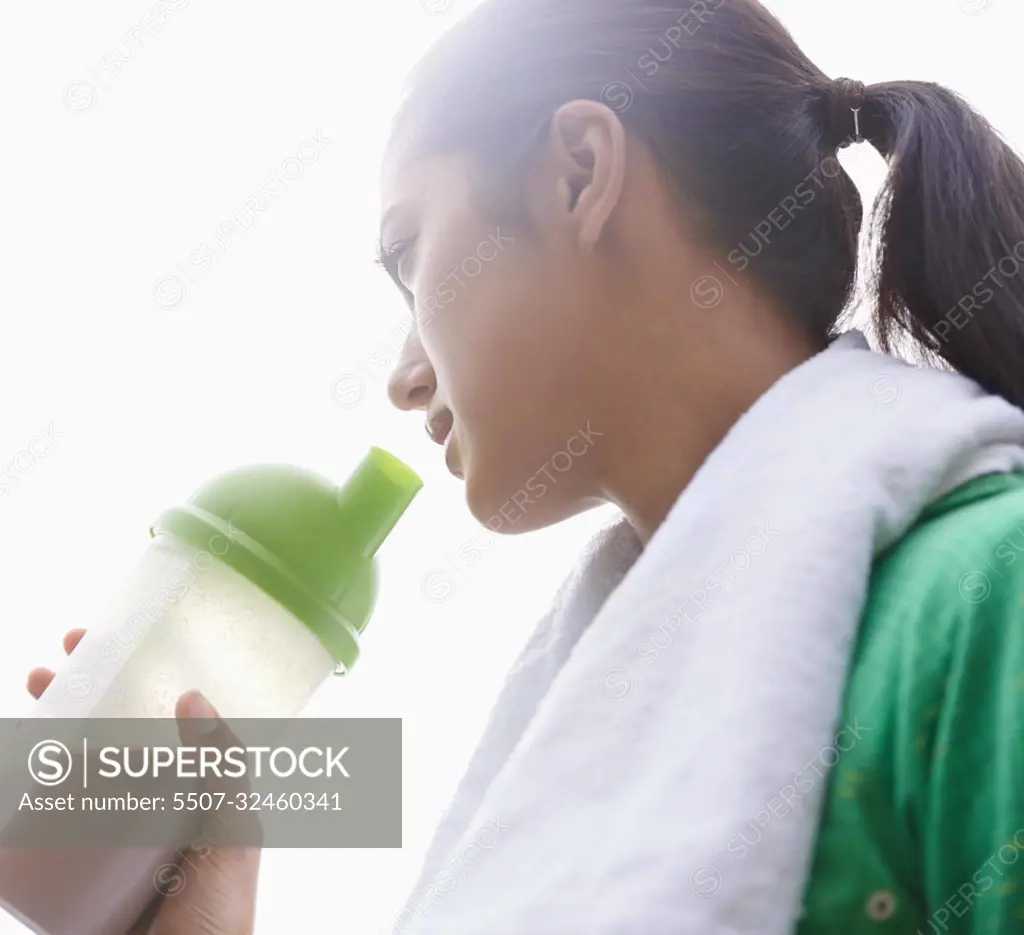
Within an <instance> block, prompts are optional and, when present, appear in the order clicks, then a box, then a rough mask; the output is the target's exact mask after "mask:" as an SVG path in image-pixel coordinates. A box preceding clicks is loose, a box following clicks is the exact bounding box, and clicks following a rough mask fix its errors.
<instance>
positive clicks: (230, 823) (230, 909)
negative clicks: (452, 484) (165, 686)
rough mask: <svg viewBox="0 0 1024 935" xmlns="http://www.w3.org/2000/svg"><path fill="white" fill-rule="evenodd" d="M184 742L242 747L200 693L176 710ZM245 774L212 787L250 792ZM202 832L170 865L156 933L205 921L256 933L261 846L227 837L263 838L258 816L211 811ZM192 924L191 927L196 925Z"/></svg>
mask: <svg viewBox="0 0 1024 935" xmlns="http://www.w3.org/2000/svg"><path fill="white" fill-rule="evenodd" d="M175 716H176V717H177V718H178V722H179V723H178V727H179V732H180V734H181V738H182V741H183V742H184V743H186V744H188V745H191V746H204V747H219V748H221V749H224V748H226V747H231V746H242V744H241V743H240V742H239V741H238V739H237V738H236V737H235V736H234V734H232V732H231V731H230V729H229V728H228V727H227V725H226V724H225V723H224V721H223V720H221V719H220V717H219V716H218V715H217V712H216V711H215V710H214V709H213V708H212V707H211V706H210V704H209V702H207V701H206V699H205V698H203V696H202V695H201V694H199V693H198V692H189V693H187V694H186V695H183V696H182V697H181V698H180V699H179V701H178V704H177V706H176V708H175ZM248 788H249V784H248V781H247V780H246V779H244V778H242V779H228V778H226V777H218V778H210V779H207V781H206V789H207V791H209V792H213V793H223V794H224V796H225V800H228V799H230V800H232V801H233V800H234V798H235V796H236V795H239V794H242V795H244V793H245V792H246V791H248ZM210 817H211V819H212V820H211V821H209V822H208V823H207V826H206V827H205V828H204V830H203V831H202V832H201V833H200V835H199V839H198V840H197V841H196V842H194V843H193V846H192V848H191V849H190V850H189V851H187V852H186V853H185V855H184V857H183V858H182V860H181V863H180V866H179V867H178V868H175V869H174V871H173V872H171V869H170V868H168V872H166V873H165V874H164V876H165V878H166V880H165V883H164V886H163V887H162V888H163V889H164V891H165V892H166V893H167V897H166V898H165V899H164V901H163V903H162V904H161V906H160V911H159V912H158V913H157V916H156V919H155V920H154V923H153V927H152V929H151V931H150V935H178V933H179V932H189V931H192V930H193V928H197V927H198V926H200V925H203V924H205V925H207V926H210V927H215V929H216V931H217V932H218V935H220V933H223V935H251V933H252V931H253V928H254V925H255V913H256V884H257V880H258V877H259V865H260V850H259V847H255V846H254V847H239V846H229V845H225V844H223V843H221V842H224V841H239V840H245V841H252V840H257V839H258V838H259V830H260V829H259V822H258V820H257V816H256V815H255V814H253V813H250V812H248V811H238V810H236V809H234V808H228V807H222V808H221V809H220V810H219V811H218V812H214V813H211V816H210ZM190 926H191V928H190ZM197 930H201V929H197Z"/></svg>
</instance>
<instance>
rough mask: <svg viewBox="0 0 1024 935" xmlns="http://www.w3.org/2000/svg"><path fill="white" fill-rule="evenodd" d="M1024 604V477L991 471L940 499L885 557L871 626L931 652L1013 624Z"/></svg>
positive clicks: (872, 598) (873, 589)
mask: <svg viewBox="0 0 1024 935" xmlns="http://www.w3.org/2000/svg"><path fill="white" fill-rule="evenodd" d="M1022 601H1024V475H1021V474H1009V475H992V476H988V477H982V478H979V479H977V480H975V481H972V482H971V483H969V484H965V485H964V486H963V487H961V488H960V489H959V490H956V491H954V492H953V493H951V494H949V495H948V496H947V497H945V498H944V499H943V500H942V501H940V502H938V503H936V504H934V505H933V506H932V507H931V508H929V510H928V511H927V512H926V513H925V514H924V515H923V516H922V518H921V520H920V521H919V522H918V523H917V525H916V526H915V527H914V528H913V529H911V530H910V531H909V532H908V533H907V535H906V536H904V537H903V539H902V540H900V542H898V543H897V544H896V546H894V547H893V548H892V549H891V550H890V551H889V552H888V553H887V554H886V555H883V556H881V557H880V559H879V561H878V562H877V564H876V566H875V569H874V572H873V574H872V578H871V583H870V587H869V592H868V603H867V607H866V613H865V624H866V625H868V626H869V627H871V628H872V629H876V628H877V629H882V630H892V631H893V634H894V636H896V635H898V637H899V641H900V642H901V643H902V644H904V645H906V643H907V642H908V641H910V642H911V643H918V642H920V643H922V644H923V645H922V646H921V647H920V648H921V649H925V650H926V649H927V647H928V646H932V647H937V646H942V645H946V646H948V645H949V644H950V642H951V641H954V642H955V641H956V640H957V638H967V639H976V638H978V637H979V636H980V635H981V632H982V630H979V628H978V626H977V624H979V623H981V624H985V623H998V622H999V621H1004V623H1008V622H1009V621H1008V620H1007V619H1006V618H1007V615H1008V614H1011V615H1013V611H1014V610H1024V604H1022ZM1014 616H1016V615H1014ZM991 635H992V634H991V633H989V636H991Z"/></svg>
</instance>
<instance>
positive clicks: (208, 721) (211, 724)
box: [181, 691, 220, 735]
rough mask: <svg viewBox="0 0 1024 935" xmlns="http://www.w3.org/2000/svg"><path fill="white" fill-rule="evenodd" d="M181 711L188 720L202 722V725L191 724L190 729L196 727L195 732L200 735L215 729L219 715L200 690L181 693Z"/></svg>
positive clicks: (210, 732)
mask: <svg viewBox="0 0 1024 935" xmlns="http://www.w3.org/2000/svg"><path fill="white" fill-rule="evenodd" d="M181 712H182V714H183V715H184V716H185V717H186V718H188V719H189V720H201V721H202V722H203V723H202V725H191V727H192V729H195V728H198V730H197V733H198V734H200V735H205V734H212V733H213V732H214V731H215V730H216V729H217V721H218V719H219V717H220V715H218V714H217V711H216V709H215V708H214V707H213V705H212V704H210V702H209V701H207V700H206V697H205V696H204V695H203V694H202V692H198V691H190V692H186V693H185V694H184V695H182V696H181Z"/></svg>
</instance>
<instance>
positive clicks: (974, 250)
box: [860, 82, 1024, 408]
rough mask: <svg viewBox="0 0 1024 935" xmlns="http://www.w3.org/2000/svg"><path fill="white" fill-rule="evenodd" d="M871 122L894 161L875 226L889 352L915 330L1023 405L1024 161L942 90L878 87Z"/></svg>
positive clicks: (882, 328)
mask: <svg viewBox="0 0 1024 935" xmlns="http://www.w3.org/2000/svg"><path fill="white" fill-rule="evenodd" d="M860 116H861V125H862V127H863V132H864V136H865V137H866V138H867V139H869V140H870V142H871V143H872V144H874V145H875V146H876V148H877V149H878V150H879V151H880V152H881V153H882V155H883V156H885V157H886V158H887V159H888V161H889V174H888V177H887V179H886V182H885V185H884V187H883V189H882V191H881V193H880V195H879V197H878V201H877V202H876V224H875V228H874V230H873V231H872V233H873V235H874V240H875V243H874V250H875V269H876V273H877V283H876V288H877V299H878V302H877V308H876V311H875V320H874V325H875V328H876V331H877V334H878V338H879V341H880V343H881V344H882V347H883V348H885V349H886V350H891V349H892V347H893V344H894V339H895V338H897V337H898V336H899V334H901V333H906V334H909V335H911V336H912V337H913V338H914V339H915V340H916V341H917V343H918V344H920V345H921V346H923V347H924V349H925V351H926V352H927V353H928V355H929V356H930V357H931V358H932V359H933V360H934V359H936V358H941V359H942V360H944V361H946V362H947V363H948V364H949V365H950V366H951V367H953V368H954V369H955V370H958V371H960V372H961V373H963V374H964V375H966V376H968V377H970V378H971V379H973V380H975V381H976V382H977V383H979V384H980V385H981V386H982V387H984V388H985V389H986V390H987V391H989V392H990V393H995V394H998V395H999V396H1002V397H1004V398H1005V399H1007V400H1009V401H1010V402H1011V403H1013V404H1014V405H1016V406H1020V407H1022V408H1024V163H1022V162H1021V160H1020V159H1019V158H1018V157H1017V156H1016V154H1015V153H1014V152H1013V151H1012V150H1011V149H1010V147H1009V146H1008V145H1007V144H1006V143H1005V142H1004V141H1003V140H1002V138H1001V137H1000V136H999V135H998V134H997V133H996V131H995V130H994V129H993V128H992V126H991V125H990V124H989V123H988V121H986V120H985V119H984V118H983V117H981V116H980V115H979V114H977V113H976V112H975V111H974V110H973V109H972V108H971V107H970V106H969V105H968V104H967V103H966V102H965V101H963V100H962V99H961V98H960V97H958V96H957V95H956V94H954V93H953V92H952V91H949V90H947V89H946V88H943V87H940V86H939V85H935V84H926V83H922V82H891V83H884V84H877V85H873V86H871V87H869V88H868V89H867V93H866V96H865V100H864V104H863V109H862V112H861V115H860Z"/></svg>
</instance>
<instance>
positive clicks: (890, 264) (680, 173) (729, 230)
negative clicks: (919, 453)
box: [398, 0, 1024, 407]
mask: <svg viewBox="0 0 1024 935" xmlns="http://www.w3.org/2000/svg"><path fill="white" fill-rule="evenodd" d="M851 88H852V89H853V91H854V93H852V94H851ZM861 91H862V92H863V94H862V95H861V94H860V92H861ZM576 98H588V99H592V100H599V101H603V102H604V103H605V104H607V105H608V106H609V107H610V108H611V109H613V110H615V111H617V112H618V113H619V115H620V117H621V119H622V121H623V123H624V124H625V125H626V126H627V128H628V129H629V130H630V131H631V132H633V133H635V134H637V135H638V136H639V137H641V138H642V139H643V140H644V141H645V142H646V143H647V145H648V146H649V147H650V148H651V150H652V152H653V153H654V154H655V156H656V157H657V158H658V159H659V161H660V163H661V164H662V166H663V168H664V171H665V172H666V177H667V178H668V179H669V181H670V182H671V183H672V186H673V188H674V190H675V192H676V193H677V194H678V197H679V198H680V201H681V203H682V204H685V205H687V206H688V207H689V208H690V209H691V210H693V209H695V210H696V215H697V217H698V218H699V222H700V224H701V227H702V232H703V234H704V235H705V236H706V237H707V238H708V241H709V242H710V243H712V244H714V245H716V246H718V247H720V248H722V249H723V251H730V250H731V251H732V253H730V254H729V257H730V262H735V264H736V265H737V266H739V263H740V262H741V261H743V260H744V259H746V260H748V261H749V260H750V259H751V258H752V257H754V256H756V257H757V260H756V262H754V263H750V264H749V265H750V266H751V275H753V276H756V278H757V282H758V283H759V284H760V286H761V287H762V288H763V289H764V290H766V291H767V292H768V294H770V295H772V296H773V297H774V298H775V299H776V300H777V301H779V302H780V303H781V305H782V307H784V308H786V309H789V310H791V311H792V312H793V313H794V314H797V315H799V316H800V320H801V321H802V322H803V323H804V324H805V325H806V327H807V328H808V329H809V330H810V332H811V333H812V334H813V335H814V336H816V337H817V338H819V339H820V340H821V341H822V343H824V341H825V340H827V338H828V336H829V335H831V334H834V333H835V332H836V330H837V327H838V325H837V323H838V321H839V319H840V317H841V316H842V314H843V312H844V311H845V310H846V309H847V306H848V304H849V302H850V299H851V296H852V293H853V286H854V280H855V273H856V268H857V244H858V236H859V233H860V229H861V223H862V208H861V200H860V196H859V193H858V192H857V189H856V187H855V185H854V184H853V182H852V180H851V179H850V177H849V176H848V175H847V173H846V172H845V170H843V168H842V167H841V166H840V165H839V163H838V160H836V158H835V155H836V151H837V148H838V147H840V146H842V145H843V144H844V143H845V142H847V141H848V140H849V138H850V137H851V135H852V134H853V133H854V131H855V130H859V132H860V134H861V135H862V137H863V138H864V139H866V140H867V141H869V142H870V143H871V144H872V145H874V146H875V147H876V148H877V149H878V151H879V152H880V153H881V154H882V155H883V156H884V157H885V158H886V159H887V160H888V161H889V173H888V177H887V179H886V183H885V185H884V188H883V190H882V192H881V194H880V195H879V198H878V201H877V202H876V205H875V220H874V223H873V228H872V232H873V234H874V251H875V263H874V266H875V273H876V281H875V282H874V287H875V293H876V296H877V302H876V306H875V309H874V312H873V315H874V319H873V325H874V330H875V332H876V333H877V335H878V337H879V339H880V342H881V343H882V346H883V347H884V348H886V349H890V350H891V349H893V347H894V346H895V344H896V342H897V341H898V338H899V336H900V335H902V334H907V335H910V336H911V337H912V338H913V339H914V340H915V341H916V342H917V344H918V345H919V346H920V347H921V348H922V349H923V350H924V352H925V354H926V355H928V356H930V357H931V358H932V359H934V360H936V361H938V360H940V359H941V360H944V361H945V362H946V363H947V364H949V365H950V366H951V367H953V368H954V369H956V370H959V371H961V372H962V373H964V374H966V375H967V376H969V377H971V378H972V379H974V380H976V381H977V382H978V383H980V384H981V385H982V386H983V387H984V388H985V389H986V390H988V391H989V392H993V393H997V394H999V395H1001V396H1003V397H1005V398H1006V399H1007V400H1009V401H1011V402H1012V403H1014V404H1015V405H1017V406H1022V407H1024V278H1022V275H1021V273H1022V271H1024V164H1022V163H1021V161H1020V160H1019V159H1018V158H1017V156H1016V155H1015V154H1014V153H1013V151H1012V150H1011V149H1010V148H1009V147H1008V146H1007V145H1006V143H1004V142H1003V140H1002V139H1001V138H1000V137H999V136H998V135H997V134H996V132H995V131H994V130H993V128H992V127H991V126H990V125H989V124H988V122H987V121H986V120H985V119H984V118H983V117H981V116H980V115H978V114H977V113H976V112H975V111H974V110H972V109H971V108H970V106H968V105H967V104H966V103H965V102H964V101H963V100H962V99H961V98H959V97H958V96H957V95H956V94H954V93H953V92H952V91H949V90H947V89H945V88H943V87H940V86H939V85H936V84H929V83H923V82H885V83H882V84H875V85H871V86H869V87H867V88H863V86H857V85H856V83H846V82H842V81H839V82H834V81H832V80H831V79H830V78H829V77H828V76H826V75H825V74H824V72H822V71H821V70H820V69H819V68H817V67H816V66H815V65H814V64H813V63H812V62H811V61H810V60H809V59H808V58H807V56H806V55H804V53H803V52H802V51H801V50H800V48H799V47H798V46H797V44H796V43H795V41H794V40H793V38H792V37H791V36H790V35H789V33H788V32H787V31H786V30H785V29H784V28H783V27H782V26H781V24H780V23H779V22H778V21H777V20H776V19H775V17H774V16H772V15H771V14H770V13H769V12H768V11H767V10H765V8H764V7H762V6H761V5H760V3H758V2H757V0H697V2H694V0H676V2H672V0H662V2H657V0H484V2H483V3H482V4H481V5H480V6H479V7H477V8H476V9H475V10H474V11H472V12H471V13H470V14H469V15H467V17H466V18H465V20H463V21H462V22H461V23H458V24H456V26H455V27H454V28H453V29H452V30H451V31H450V32H449V33H448V34H447V35H446V36H445V37H444V38H443V39H442V41H441V42H440V43H439V44H438V45H437V46H436V47H435V49H434V50H432V52H431V53H430V54H429V55H428V56H427V58H426V59H424V61H423V62H422V63H421V65H420V67H419V68H418V69H417V71H416V72H414V74H413V77H412V81H411V83H410V86H409V91H408V93H407V96H406V99H405V101H404V103H403V107H402V109H401V110H400V112H399V116H398V123H399V124H401V125H405V124H409V123H413V122H414V127H415V130H414V134H412V136H413V137H414V138H415V140H416V145H417V146H419V147H421V148H422V150H424V151H442V150H456V151H470V152H473V153H475V154H478V155H480V156H482V157H484V158H485V159H486V160H487V164H488V166H489V167H491V166H494V165H498V164H499V163H501V161H502V159H504V160H505V164H506V165H507V166H508V167H509V168H512V167H514V166H515V165H517V164H518V163H519V161H520V160H521V158H523V156H524V155H525V154H526V153H528V151H529V148H530V145H531V144H532V143H533V142H534V141H536V140H537V139H538V132H539V131H541V130H543V129H544V128H546V127H547V125H548V121H549V118H550V117H551V115H552V114H553V112H554V111H555V110H556V109H557V108H558V107H559V106H560V105H561V104H563V103H565V102H566V101H569V100H573V99H576ZM855 106H856V107H858V108H859V109H858V111H857V114H856V122H855V119H854V113H853V109H852V108H853V107H855ZM830 167H831V168H834V171H831V170H830V171H826V169H829V168H830ZM796 209H799V210H796ZM783 213H785V214H786V215H787V216H788V218H789V220H788V222H787V223H786V224H785V226H784V227H783V225H781V224H779V223H776V224H775V225H774V228H772V229H773V230H774V233H773V236H772V238H771V242H770V245H769V244H766V243H760V246H759V247H758V251H757V254H752V253H751V252H750V250H748V249H747V245H748V244H749V243H758V242H759V241H758V239H757V236H756V235H757V232H759V231H763V230H764V225H765V224H766V222H768V219H773V218H775V215H776V214H778V215H779V217H782V214H783ZM775 228H778V229H777V230H775ZM764 240H765V237H763V236H762V237H761V238H760V241H764ZM764 246H769V249H767V250H764V252H763V255H761V253H762V248H763V247H764ZM745 265H747V264H746V263H744V266H745Z"/></svg>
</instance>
